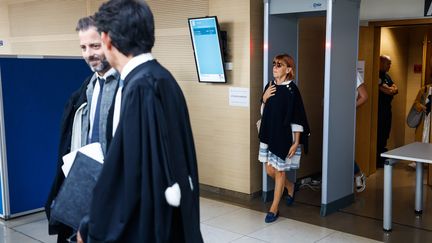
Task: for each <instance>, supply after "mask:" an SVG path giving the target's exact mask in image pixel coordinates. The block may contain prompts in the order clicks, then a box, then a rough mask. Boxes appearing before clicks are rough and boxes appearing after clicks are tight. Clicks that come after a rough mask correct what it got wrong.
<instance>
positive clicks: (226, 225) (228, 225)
mask: <svg viewBox="0 0 432 243" xmlns="http://www.w3.org/2000/svg"><path fill="white" fill-rule="evenodd" d="M265 215H266V214H265V213H262V212H258V211H253V210H250V209H243V208H242V209H240V210H237V211H234V212H232V213H229V214H225V215H222V216H219V217H216V218H214V219H211V220H208V221H206V222H205V223H206V224H207V225H212V226H215V227H218V228H221V229H226V230H229V231H232V232H235V233H239V234H243V235H247V234H250V233H252V232H255V231H257V230H259V229H262V228H264V227H267V226H269V225H271V224H266V223H265V222H264V217H265Z"/></svg>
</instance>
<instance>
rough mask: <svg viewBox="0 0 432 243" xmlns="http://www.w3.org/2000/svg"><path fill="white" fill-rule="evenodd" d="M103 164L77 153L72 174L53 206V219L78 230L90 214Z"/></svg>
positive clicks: (64, 183) (63, 185)
mask: <svg viewBox="0 0 432 243" xmlns="http://www.w3.org/2000/svg"><path fill="white" fill-rule="evenodd" d="M102 166H103V165H102V164H101V163H100V162H98V161H96V160H94V159H92V158H90V157H88V156H87V155H85V154H83V153H81V152H77V154H76V157H75V160H74V163H73V165H72V167H71V169H70V172H69V174H68V176H67V177H66V179H65V180H64V182H63V184H62V186H61V188H60V191H59V193H58V194H57V197H56V199H55V200H54V201H53V203H52V205H51V219H50V220H54V221H58V222H61V223H63V224H65V225H68V226H70V227H72V228H73V229H75V230H78V227H79V224H80V221H81V219H82V218H83V217H84V216H85V215H87V214H88V213H89V209H90V202H91V198H92V195H93V188H94V187H95V185H96V182H97V179H98V177H99V174H100V172H101V171H102Z"/></svg>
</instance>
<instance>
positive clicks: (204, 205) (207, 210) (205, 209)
mask: <svg viewBox="0 0 432 243" xmlns="http://www.w3.org/2000/svg"><path fill="white" fill-rule="evenodd" d="M240 209H241V207H237V206H234V205H231V204H227V203H222V202H218V201H214V200H209V199H205V198H201V199H200V221H201V222H205V221H207V220H209V219H213V218H215V217H218V216H221V215H224V214H227V213H232V212H234V211H237V210H240Z"/></svg>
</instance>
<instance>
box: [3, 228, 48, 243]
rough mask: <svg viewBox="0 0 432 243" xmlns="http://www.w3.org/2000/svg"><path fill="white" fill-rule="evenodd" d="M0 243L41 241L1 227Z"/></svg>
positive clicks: (36, 242)
mask: <svg viewBox="0 0 432 243" xmlns="http://www.w3.org/2000/svg"><path fill="white" fill-rule="evenodd" d="M0 243H40V241H37V240H35V239H32V238H31V237H28V236H26V235H24V234H21V233H20V232H17V231H15V230H12V229H9V228H7V227H0Z"/></svg>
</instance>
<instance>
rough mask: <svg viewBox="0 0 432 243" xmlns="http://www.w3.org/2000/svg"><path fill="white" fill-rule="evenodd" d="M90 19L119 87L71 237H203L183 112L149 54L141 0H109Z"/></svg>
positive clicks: (150, 33) (180, 99)
mask: <svg viewBox="0 0 432 243" xmlns="http://www.w3.org/2000/svg"><path fill="white" fill-rule="evenodd" d="M95 18H96V22H97V26H98V30H99V31H100V32H101V36H102V41H103V43H104V45H103V48H104V52H105V55H106V57H107V59H108V61H109V62H110V64H111V65H112V66H113V67H114V68H115V69H117V70H118V71H119V72H120V73H121V80H123V82H121V84H120V86H122V85H123V88H122V89H121V88H120V89H119V90H120V91H119V92H118V93H117V96H116V100H115V105H114V107H115V109H114V116H113V117H114V120H113V131H114V132H115V133H114V137H113V140H112V142H111V145H110V148H109V150H108V154H107V156H106V157H105V161H104V167H103V170H102V172H101V174H100V177H99V180H98V182H97V184H96V187H95V189H94V194H93V199H92V202H91V207H90V214H89V216H88V217H86V218H84V219H83V221H82V222H81V227H80V234H81V236H82V237H79V238H82V239H84V241H86V242H128V243H133V242H137V243H143V242H152V243H157V242H203V240H202V237H201V232H200V222H199V184H198V172H197V164H196V156H195V148H194V142H193V137H192V131H191V127H190V122H189V114H188V110H187V106H186V102H185V99H184V96H183V94H182V91H181V89H180V87H179V86H178V84H177V82H176V81H175V79H174V78H173V76H172V75H171V74H170V73H169V72H168V71H167V70H166V69H165V68H164V67H162V66H161V65H160V64H159V63H158V62H157V61H156V60H155V59H153V57H152V55H151V53H150V52H151V49H152V47H153V44H154V21H153V15H152V12H151V10H150V8H149V7H148V5H147V4H146V3H145V2H144V1H139V0H113V1H108V2H107V3H105V4H103V5H102V6H101V7H100V9H99V11H98V12H97V13H96V14H95ZM120 97H121V98H120ZM79 240H81V239H79Z"/></svg>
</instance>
